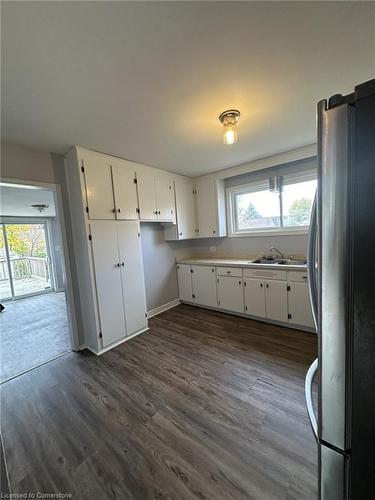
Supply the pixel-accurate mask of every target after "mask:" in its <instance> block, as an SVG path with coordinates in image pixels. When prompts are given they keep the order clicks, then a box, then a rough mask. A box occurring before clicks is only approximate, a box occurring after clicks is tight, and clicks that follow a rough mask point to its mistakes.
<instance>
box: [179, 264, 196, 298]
mask: <svg viewBox="0 0 375 500" xmlns="http://www.w3.org/2000/svg"><path fill="white" fill-rule="evenodd" d="M177 281H178V294H179V297H180V299H181V300H186V301H187V302H192V301H193V290H192V284H191V270H190V265H189V264H178V266H177Z"/></svg>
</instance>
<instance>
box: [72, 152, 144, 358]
mask: <svg viewBox="0 0 375 500" xmlns="http://www.w3.org/2000/svg"><path fill="white" fill-rule="evenodd" d="M135 165H136V164H134V163H131V162H128V161H126V160H121V159H119V158H114V157H109V156H106V155H103V154H100V153H95V152H93V151H89V150H86V149H84V148H78V147H76V148H74V149H72V150H71V151H70V152H69V153H68V154H67V155H66V179H67V188H68V195H69V203H70V212H71V221H72V229H73V245H74V254H75V265H76V275H77V280H78V288H79V299H80V307H81V317H82V322H83V325H82V326H83V331H84V336H85V345H86V347H88V348H89V349H90V350H92V351H93V352H95V353H97V354H100V353H101V352H103V351H105V350H107V349H108V348H111V347H114V346H115V345H117V344H119V343H121V342H122V341H124V340H126V338H129V337H130V336H133V335H136V334H138V333H141V332H142V331H144V330H145V329H147V317H146V297H145V285H144V272H143V260H142V252H141V233H140V227H139V220H138V212H139V209H138V197H137V185H136V182H137V181H136V173H135Z"/></svg>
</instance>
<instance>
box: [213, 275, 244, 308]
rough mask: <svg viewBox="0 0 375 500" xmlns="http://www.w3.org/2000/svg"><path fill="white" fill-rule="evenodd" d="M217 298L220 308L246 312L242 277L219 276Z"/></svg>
mask: <svg viewBox="0 0 375 500" xmlns="http://www.w3.org/2000/svg"><path fill="white" fill-rule="evenodd" d="M217 298H218V305H219V307H220V309H226V310H227V311H234V312H242V313H243V312H244V301H243V282H242V278H238V277H234V276H219V277H218V278H217Z"/></svg>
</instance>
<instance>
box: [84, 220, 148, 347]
mask: <svg viewBox="0 0 375 500" xmlns="http://www.w3.org/2000/svg"><path fill="white" fill-rule="evenodd" d="M90 234H91V245H92V256H93V267H94V279H95V286H96V296H97V303H98V313H99V314H98V316H99V324H100V333H101V339H102V347H103V348H105V347H107V346H109V345H111V344H113V343H114V342H117V341H119V340H121V339H123V338H125V337H126V336H127V335H131V334H132V333H135V332H136V331H139V330H141V329H143V328H146V326H147V319H146V315H145V314H146V300H145V289H144V282H143V264H142V254H141V248H140V241H139V239H140V237H139V225H138V222H137V221H124V222H118V223H114V222H106V221H95V222H91V223H90Z"/></svg>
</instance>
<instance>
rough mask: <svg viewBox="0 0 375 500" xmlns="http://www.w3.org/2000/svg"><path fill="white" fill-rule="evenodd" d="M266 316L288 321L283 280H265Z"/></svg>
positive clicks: (286, 293) (286, 294)
mask: <svg viewBox="0 0 375 500" xmlns="http://www.w3.org/2000/svg"><path fill="white" fill-rule="evenodd" d="M265 289H266V318H267V319H273V320H275V321H282V322H284V323H287V322H288V291H287V284H286V282H285V281H276V280H275V281H273V280H269V281H266V282H265Z"/></svg>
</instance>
